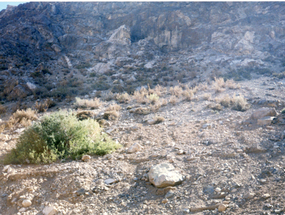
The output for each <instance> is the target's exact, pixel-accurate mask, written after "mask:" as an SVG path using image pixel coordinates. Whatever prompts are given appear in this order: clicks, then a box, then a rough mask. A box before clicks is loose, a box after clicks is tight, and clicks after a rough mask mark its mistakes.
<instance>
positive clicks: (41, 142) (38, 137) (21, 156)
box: [4, 111, 120, 163]
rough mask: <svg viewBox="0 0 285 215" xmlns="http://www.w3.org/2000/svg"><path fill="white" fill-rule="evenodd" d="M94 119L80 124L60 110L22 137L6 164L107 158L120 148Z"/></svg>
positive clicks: (74, 117)
mask: <svg viewBox="0 0 285 215" xmlns="http://www.w3.org/2000/svg"><path fill="white" fill-rule="evenodd" d="M119 147H120V144H118V143H116V142H114V141H113V140H112V139H111V138H110V137H109V136H108V135H107V134H105V133H102V131H101V128H100V126H99V124H98V122H96V121H95V120H93V119H87V120H83V121H79V120H78V119H77V118H76V116H75V115H74V114H72V113H71V112H64V111H59V112H56V113H53V114H51V115H49V116H45V117H44V118H43V119H42V120H41V121H39V122H37V123H34V124H33V125H32V126H31V127H29V128H28V129H27V130H25V131H24V133H23V134H22V135H21V136H20V137H19V139H18V142H17V146H16V148H15V149H13V150H12V151H11V153H10V154H8V156H7V157H6V159H5V161H4V162H5V163H51V162H53V161H56V160H57V159H63V158H73V159H77V158H80V157H81V156H82V155H83V154H97V155H104V154H107V153H110V152H111V151H114V150H115V149H118V148H119Z"/></svg>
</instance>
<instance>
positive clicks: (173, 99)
mask: <svg viewBox="0 0 285 215" xmlns="http://www.w3.org/2000/svg"><path fill="white" fill-rule="evenodd" d="M169 102H170V103H171V104H173V105H174V104H176V102H177V97H176V96H171V97H170V98H169Z"/></svg>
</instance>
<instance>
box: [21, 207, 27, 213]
mask: <svg viewBox="0 0 285 215" xmlns="http://www.w3.org/2000/svg"><path fill="white" fill-rule="evenodd" d="M26 210H27V208H20V210H19V212H25V211H26Z"/></svg>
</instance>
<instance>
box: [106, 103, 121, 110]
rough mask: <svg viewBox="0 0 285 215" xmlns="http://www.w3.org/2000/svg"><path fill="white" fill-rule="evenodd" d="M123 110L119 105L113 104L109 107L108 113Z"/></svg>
mask: <svg viewBox="0 0 285 215" xmlns="http://www.w3.org/2000/svg"><path fill="white" fill-rule="evenodd" d="M121 109H122V107H121V106H120V105H118V104H111V105H109V106H108V107H107V109H106V111H113V110H115V111H120V110H121Z"/></svg>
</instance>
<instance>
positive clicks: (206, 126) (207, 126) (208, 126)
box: [202, 123, 212, 129]
mask: <svg viewBox="0 0 285 215" xmlns="http://www.w3.org/2000/svg"><path fill="white" fill-rule="evenodd" d="M211 127H212V126H211V124H209V123H206V124H204V125H203V126H202V128H203V129H206V128H211Z"/></svg>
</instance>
